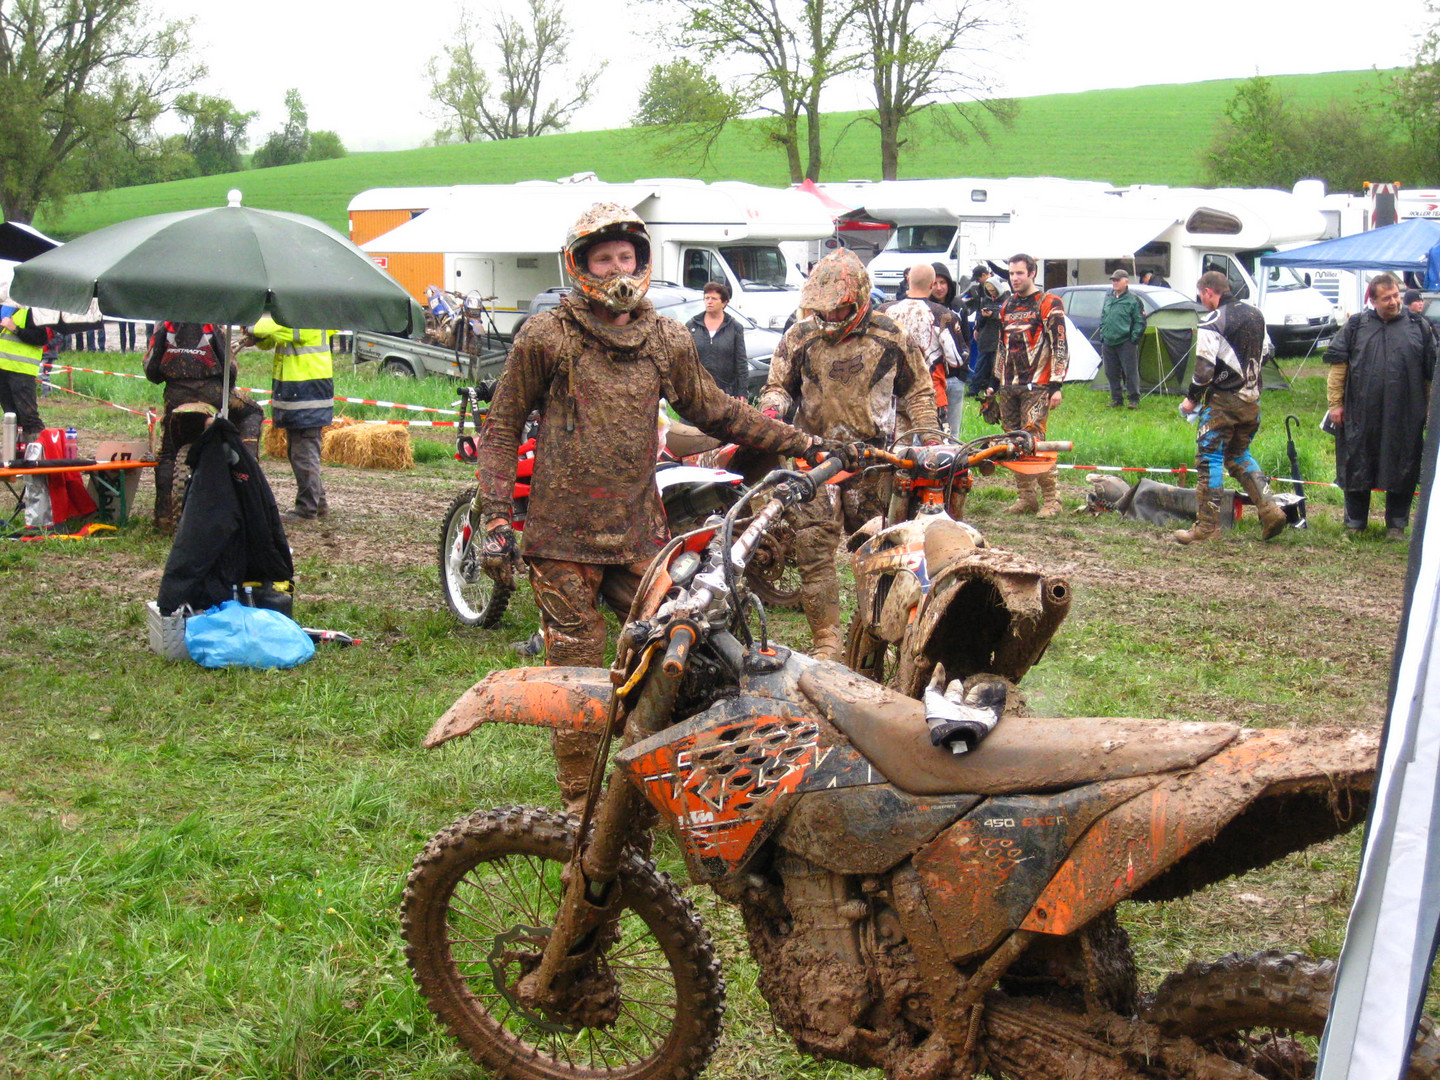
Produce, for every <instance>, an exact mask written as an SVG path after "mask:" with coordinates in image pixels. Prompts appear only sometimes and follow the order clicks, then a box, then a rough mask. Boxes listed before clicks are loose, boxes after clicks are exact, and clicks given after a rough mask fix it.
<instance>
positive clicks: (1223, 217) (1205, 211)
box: [1185, 206, 1240, 236]
mask: <svg viewBox="0 0 1440 1080" xmlns="http://www.w3.org/2000/svg"><path fill="white" fill-rule="evenodd" d="M1185 231H1186V232H1192V233H1213V234H1215V235H1218V236H1234V235H1235V234H1236V233H1238V232H1239V231H1240V219H1239V218H1237V217H1236V216H1235V215H1234V214H1227V213H1226V212H1225V211H1224V210H1216V209H1214V208H1212V207H1209V206H1202V207H1200V209H1198V210H1196V211H1195V212H1194V213H1193V214H1191V215H1190V220H1189V221H1187V222H1185Z"/></svg>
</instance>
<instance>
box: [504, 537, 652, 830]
mask: <svg viewBox="0 0 1440 1080" xmlns="http://www.w3.org/2000/svg"><path fill="white" fill-rule="evenodd" d="M525 561H526V564H527V565H528V566H529V568H530V588H531V591H532V592H533V593H534V594H535V604H536V606H537V607H538V608H539V609H540V629H541V632H542V633H543V634H544V635H545V662H546V663H547V664H552V665H556V666H560V667H604V666H605V615H604V613H603V612H602V611H601V610H600V603H601V601H604V603H605V605H606V606H607V607H609V608H610V610H612V611H614V612H615V613H616V615H618V616H619V617H620V618H621V619H622V620H623V619H624V618H625V616H626V615H628V614H629V612H630V604H631V601H633V600H634V598H635V590H636V588H637V587H638V586H639V584H640V579H641V577H643V576H644V574H645V568H646V567H647V566H648V565H649V563H648V562H637V563H621V564H619V565H614V566H608V565H602V564H599V563H575V562H563V561H561V560H559V559H533V558H527V559H526V560H525ZM550 745H551V749H553V750H554V751H555V773H556V779H557V780H558V782H559V785H560V795H561V797H562V798H563V799H564V800H565V806H566V809H568V810H572V811H575V810H578V809H579V807H580V806H581V805H583V803H584V801H585V791H586V788H587V787H588V785H589V783H590V770H591V767H592V765H593V764H594V761H595V754H596V752H597V751H598V750H599V747H600V736H599V735H597V734H593V733H591V732H588V731H559V730H557V731H555V732H553V733H552V735H551V738H550Z"/></svg>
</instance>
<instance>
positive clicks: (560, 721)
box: [402, 462, 1440, 1080]
mask: <svg viewBox="0 0 1440 1080" xmlns="http://www.w3.org/2000/svg"><path fill="white" fill-rule="evenodd" d="M837 471H838V468H837V467H836V466H832V465H831V463H829V462H827V463H825V464H822V465H821V466H820V467H818V468H817V469H815V470H812V471H811V473H810V474H809V475H808V476H801V475H800V474H796V473H781V474H778V475H777V476H775V477H774V481H775V487H774V491H775V497H774V498H773V499H772V500H771V501H769V502H768V503H766V504H765V506H764V508H763V509H762V510H761V511H760V512H759V513H757V514H756V515H755V517H754V519H753V521H752V522H751V524H750V526H749V527H748V528H746V529H745V530H744V532H743V533H741V534H740V535H738V536H737V535H736V520H737V519H738V518H739V517H740V515H741V513H742V511H743V509H744V508H743V507H742V506H740V505H737V506H736V507H733V508H732V509H731V510H730V511H729V513H728V514H727V517H726V519H725V520H724V522H723V523H719V524H710V525H708V526H707V528H706V529H703V530H701V531H698V532H696V533H692V534H690V535H688V536H682V537H677V538H676V539H674V540H672V541H671V542H670V544H669V545H668V546H667V547H666V548H665V549H664V550H663V551H662V552H661V554H660V555H659V556H657V558H656V559H655V560H654V562H653V563H652V565H651V567H650V570H649V572H648V573H647V575H646V579H645V581H644V582H643V583H642V587H641V589H640V590H639V593H638V594H637V600H636V603H635V607H634V609H633V610H632V612H631V617H630V619H629V620H628V621H627V623H626V625H625V627H624V629H623V630H622V633H621V636H620V640H619V645H618V651H617V659H616V663H615V666H614V667H613V668H612V669H611V670H610V671H605V670H603V669H593V668H559V667H547V668H527V669H518V670H509V671H496V672H493V673H492V674H490V675H489V676H488V677H487V678H485V679H484V680H482V681H481V682H479V683H478V684H476V685H475V686H474V687H472V688H471V689H470V690H469V691H467V692H466V693H465V694H464V695H462V696H461V698H460V699H459V700H458V701H457V702H456V703H455V704H454V706H452V707H451V709H450V710H449V711H448V712H447V713H446V714H445V715H444V716H443V717H441V718H440V720H439V721H437V723H436V724H435V726H434V728H433V729H432V730H431V732H430V734H429V736H428V737H427V738H426V740H425V742H426V745H427V746H437V745H440V744H442V743H444V742H447V741H449V740H451V739H454V738H457V737H460V736H463V735H465V734H467V733H469V732H471V731H473V730H475V729H476V728H477V727H479V726H481V725H483V724H485V723H487V722H491V721H502V722H510V723H524V724H532V725H539V726H542V727H551V728H559V729H581V730H587V731H592V732H596V733H598V734H600V735H602V738H603V739H604V740H605V744H606V745H602V751H601V753H600V754H599V755H598V756H597V759H596V767H595V770H594V772H593V774H592V781H591V790H590V796H589V799H588V801H587V804H586V807H585V810H584V813H583V814H582V815H581V816H580V817H578V818H577V817H574V816H569V815H565V814H560V813H555V812H552V811H549V810H544V809H539V808H523V807H514V806H511V807H504V808H501V809H494V810H479V811H476V812H475V813H473V814H470V815H468V816H467V817H463V818H461V819H460V820H458V821H456V822H455V823H454V824H452V825H450V826H448V827H447V828H445V829H443V830H441V831H440V832H439V833H438V834H436V836H435V837H434V838H433V839H432V840H431V841H430V842H429V843H428V844H427V845H426V846H425V848H424V850H423V851H422V852H421V853H420V855H419V857H418V858H417V859H416V861H415V864H414V867H413V869H412V870H411V872H410V875H409V878H408V880H407V882H406V887H405V896H404V901H403V912H402V925H403V935H404V938H405V942H406V946H405V954H406V957H407V959H408V961H409V963H410V966H411V968H412V970H413V972H414V976H415V979H416V982H417V983H418V985H419V987H420V991H421V993H422V994H423V995H424V997H425V999H426V1001H427V1003H428V1005H429V1006H430V1008H431V1010H432V1011H433V1012H434V1013H435V1014H436V1016H438V1017H439V1018H440V1019H441V1020H442V1021H443V1022H444V1023H445V1025H446V1026H447V1027H448V1028H449V1029H450V1031H451V1032H452V1033H453V1034H454V1036H455V1037H456V1038H457V1039H458V1040H459V1042H460V1043H461V1045H463V1046H464V1047H465V1049H466V1050H467V1051H468V1052H469V1054H470V1056H471V1057H472V1058H473V1059H474V1060H475V1061H476V1062H477V1063H479V1064H481V1065H483V1066H485V1067H486V1068H487V1069H488V1070H490V1071H491V1072H492V1073H493V1074H494V1075H496V1076H500V1077H506V1078H510V1080H590V1078H595V1077H601V1076H605V1077H616V1078H624V1080H691V1078H693V1077H696V1076H698V1075H699V1074H700V1073H701V1072H703V1071H704V1069H705V1066H706V1063H707V1062H708V1060H709V1058H710V1056H711V1053H712V1052H713V1050H714V1048H715V1046H716V1043H717V1040H718V1037H719V1031H720V1020H721V1014H722V1012H723V996H724V979H723V977H722V975H721V972H720V967H719V964H718V962H717V960H716V958H715V952H714V949H713V947H712V945H711V942H710V938H709V936H708V934H707V932H706V929H705V927H704V925H703V924H702V923H701V921H700V917H699V915H698V914H697V912H696V909H695V908H694V906H692V905H691V903H690V902H689V901H688V900H687V899H686V898H685V897H684V896H683V895H682V894H681V892H680V890H679V889H678V888H677V887H676V886H675V885H673V884H672V883H671V882H670V881H669V879H668V878H667V877H666V876H665V875H664V874H662V873H660V872H659V871H657V870H656V869H655V866H654V865H653V863H651V862H650V861H649V860H648V859H646V858H645V857H644V852H645V851H647V850H648V839H649V838H648V836H647V835H646V833H647V830H648V828H649V827H650V826H651V825H652V824H653V823H654V822H655V821H656V820H659V821H662V822H664V824H665V825H667V826H668V827H669V828H670V829H671V830H672V832H673V833H674V835H675V837H676V839H677V841H678V843H679V846H680V849H681V851H682V852H683V854H684V856H685V861H686V865H687V867H688V870H689V873H690V876H691V878H692V879H693V880H694V881H695V882H697V883H704V884H707V885H709V886H710V887H711V888H713V889H714V890H715V892H716V893H718V894H719V895H720V896H721V897H722V898H723V899H725V900H726V901H728V902H729V903H731V904H734V905H735V906H737V907H738V909H739V912H740V915H741V917H742V918H743V921H744V926H745V932H746V940H747V942H748V947H749V951H750V954H751V956H752V958H753V960H754V963H755V965H756V968H757V970H758V982H759V988H760V990H761V992H762V993H763V994H764V996H765V998H766V1000H767V1001H768V1002H769V1005H770V1008H771V1012H772V1014H773V1015H774V1017H775V1019H776V1021H777V1023H778V1024H779V1025H780V1026H781V1027H783V1028H784V1029H785V1030H786V1031H787V1032H788V1033H789V1034H790V1036H791V1037H792V1038H793V1039H794V1040H795V1043H796V1045H797V1046H799V1047H800V1048H801V1049H802V1050H804V1051H806V1052H808V1053H810V1054H813V1055H815V1056H817V1057H820V1058H824V1059H829V1060H833V1061H843V1062H848V1063H851V1064H856V1065H864V1066H871V1067H875V1068H879V1069H883V1070H884V1071H885V1074H886V1076H887V1077H890V1078H891V1080H948V1078H960V1077H970V1076H972V1075H974V1071H975V1070H979V1069H983V1070H984V1071H985V1072H986V1073H987V1074H988V1075H989V1076H991V1077H994V1078H996V1080H1004V1078H1010V1080H1076V1078H1081V1077H1083V1078H1085V1080H1157V1078H1175V1080H1180V1078H1184V1080H1262V1078H1264V1080H1271V1078H1276V1077H1290V1076H1296V1077H1304V1076H1310V1075H1311V1074H1312V1072H1313V1065H1314V1061H1313V1046H1314V1044H1313V1041H1312V1040H1308V1039H1306V1038H1297V1037H1296V1035H1297V1033H1299V1034H1303V1035H1306V1036H1313V1035H1315V1034H1317V1033H1318V1032H1319V1030H1320V1028H1321V1026H1322V1025H1323V1023H1324V1019H1325V1011H1326V1007H1327V1004H1328V991H1329V987H1330V981H1331V967H1330V966H1329V965H1327V964H1325V963H1323V962H1315V961H1311V960H1308V959H1305V958H1302V957H1298V956H1294V955H1290V954H1287V953H1282V952H1278V951H1264V952H1259V953H1256V954H1254V955H1251V956H1246V957H1239V956H1230V957H1226V958H1223V959H1221V960H1219V961H1217V962H1212V963H1203V962H1196V963H1192V964H1191V965H1190V966H1188V967H1187V968H1186V969H1185V970H1184V971H1183V972H1181V973H1178V974H1176V975H1172V976H1170V977H1169V978H1167V979H1166V980H1165V981H1164V982H1163V983H1161V985H1160V986H1159V988H1158V990H1157V991H1156V992H1155V993H1153V994H1142V993H1141V992H1140V990H1139V987H1138V985H1137V976H1136V968H1135V963H1134V960H1133V958H1132V956H1131V953H1130V949H1129V945H1128V941H1127V939H1126V935H1125V932H1124V930H1123V929H1122V928H1121V927H1120V925H1119V923H1118V922H1117V920H1116V917H1115V911H1116V908H1117V906H1118V905H1120V904H1122V903H1130V902H1145V901H1153V900H1163V899H1170V898H1174V897H1178V896H1184V895H1187V894H1189V893H1193V892H1196V891H1197V890H1201V889H1203V888H1205V887H1206V886H1208V885H1210V884H1212V883H1214V882H1217V881H1221V880H1223V879H1225V878H1227V877H1229V876H1231V875H1233V874H1238V873H1242V872H1244V871H1246V870H1249V869H1251V868H1254V867H1258V866H1263V865H1266V864H1267V863H1270V862H1272V861H1274V860H1275V859H1278V858H1280V857H1281V856H1283V855H1285V854H1287V853H1289V852H1293V851H1298V850H1302V849H1304V848H1306V847H1308V846H1309V845H1311V844H1314V843H1317V842H1319V841H1321V840H1323V839H1326V838H1328V837H1331V836H1334V835H1336V834H1338V833H1342V832H1344V831H1346V830H1347V829H1349V828H1351V827H1352V826H1353V825H1354V824H1355V823H1356V822H1357V821H1360V820H1363V819H1364V815H1365V808H1366V805H1367V802H1368V799H1369V793H1370V789H1371V784H1372V780H1373V769H1374V761H1375V754H1376V748H1377V741H1378V740H1377V738H1376V736H1375V735H1374V734H1373V733H1371V732H1356V731H1339V730H1331V731H1306V732H1302V731H1284V730H1276V731H1264V730H1253V729H1242V728H1240V727H1238V726H1236V725H1233V724H1227V723H1183V724H1180V723H1166V722H1163V721H1155V720H1131V719H1111V718H1098V717H1089V718H1069V719H1043V720H1041V719H1031V718H1027V717H1023V716H1018V715H1010V714H1007V685H1006V681H1005V679H1004V678H1002V677H1000V676H999V675H997V674H996V673H994V672H991V671H988V670H986V669H985V667H984V666H983V665H984V664H985V663H987V662H988V657H987V656H986V655H985V654H983V653H982V652H979V651H976V652H973V653H962V654H959V655H956V656H955V657H953V658H952V659H951V663H953V664H954V667H953V668H950V669H948V670H945V671H942V670H940V668H939V667H937V668H936V669H935V670H934V671H933V672H926V673H925V674H926V675H927V676H930V679H929V681H930V682H931V683H932V684H933V685H934V686H937V687H938V688H939V689H938V691H934V690H932V691H931V693H929V694H927V702H928V704H922V703H921V702H920V701H917V700H915V699H914V698H911V697H906V696H904V695H902V694H899V693H896V692H895V691H893V690H891V689H889V688H886V687H883V686H879V685H876V684H875V683H873V682H870V681H868V680H866V679H864V678H863V677H861V676H859V675H857V674H856V673H854V672H851V671H849V670H847V669H845V668H843V667H841V666H840V665H837V664H831V663H826V662H822V661H816V660H813V659H811V658H809V657H806V656H803V655H801V654H799V653H794V652H791V651H789V650H787V649H785V648H784V647H783V646H781V645H778V644H775V643H773V642H771V641H769V640H767V638H766V636H765V633H764V622H763V619H759V620H758V623H759V626H758V633H757V632H755V631H754V630H752V628H751V623H752V622H755V621H757V620H756V618H755V616H754V611H753V607H754V605H753V599H752V598H750V597H749V596H748V595H747V594H746V592H745V591H744V590H743V589H742V588H740V587H739V585H738V582H739V581H740V580H741V575H743V573H744V569H745V565H746V562H747V560H748V559H749V557H750V555H751V553H752V552H753V551H754V550H755V549H756V547H757V545H758V543H759V540H760V537H761V536H762V535H763V533H764V531H765V529H766V528H768V527H769V526H770V525H771V524H772V523H773V522H774V521H775V520H776V519H777V518H778V517H779V516H780V514H781V512H782V511H783V509H784V507H785V506H786V505H787V504H791V503H794V502H795V501H798V500H800V499H803V498H806V497H809V496H812V495H813V493H814V491H815V486H816V483H817V482H819V481H823V480H825V479H826V478H828V477H829V476H832V475H833V474H834V473H835V472H837ZM955 531H963V528H962V526H960V525H959V524H956V523H949V524H948V525H947V526H941V525H937V526H934V527H932V528H931V529H930V530H929V531H928V532H927V535H926V537H925V540H924V542H925V545H926V549H927V555H929V556H931V558H930V562H929V565H930V567H931V568H932V570H933V571H934V572H935V573H936V574H937V575H942V574H944V573H945V570H946V568H947V565H948V564H947V561H946V559H947V557H946V552H945V550H944V547H945V543H944V542H945V541H946V539H947V536H946V534H947V533H950V534H952V535H951V536H950V539H953V538H954V537H953V533H954V532H955ZM955 550H961V551H965V550H969V549H968V548H965V546H964V545H959V546H958V547H956V548H955ZM1051 629H1052V630H1053V627H1052V628H1051ZM1012 632H1014V633H1016V634H1021V635H1023V634H1025V633H1027V632H1032V631H1029V630H1027V628H1026V627H1024V626H1015V627H1012ZM1033 632H1039V633H1041V634H1042V635H1043V633H1044V630H1043V628H1041V629H1040V630H1039V631H1033ZM1038 647H1043V642H1038V641H1031V642H1029V643H1028V646H1027V648H1028V651H1029V652H1031V653H1033V652H1034V651H1035V649H1036V648H1038ZM947 679H948V680H949V681H947ZM967 725H969V727H967ZM957 726H958V727H959V728H960V729H962V730H969V731H970V732H972V734H973V732H975V731H977V730H988V731H989V732H990V733H989V734H988V736H986V737H984V738H983V739H980V740H979V741H978V742H974V741H973V739H971V738H965V739H960V740H958V741H957V740H954V739H952V738H951V736H950V734H947V732H950V733H953V732H954V730H955V729H956V727H957ZM612 737H617V738H618V739H619V740H620V743H621V747H622V748H621V750H620V751H619V752H618V754H616V755H615V761H614V765H613V767H610V766H609V765H608V740H609V739H610V738H612ZM957 748H963V749H964V750H965V752H963V753H957V752H956V750H957ZM607 774H608V777H609V782H608V785H607V784H604V783H603V781H604V779H605V777H606V776H607ZM1437 1073H1440V1057H1437V1040H1436V1039H1435V1037H1434V1033H1433V1031H1432V1030H1431V1029H1430V1028H1429V1027H1428V1026H1426V1027H1424V1029H1423V1031H1422V1037H1421V1039H1420V1040H1419V1043H1418V1045H1417V1048H1416V1053H1415V1056H1414V1058H1413V1063H1412V1068H1411V1070H1410V1073H1409V1077H1410V1078H1411V1080H1421V1078H1432V1077H1434V1076H1436V1075H1437Z"/></svg>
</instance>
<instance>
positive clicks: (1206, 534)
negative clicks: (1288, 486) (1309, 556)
mask: <svg viewBox="0 0 1440 1080" xmlns="http://www.w3.org/2000/svg"><path fill="white" fill-rule="evenodd" d="M1196 288H1197V289H1198V291H1199V295H1200V303H1201V304H1203V305H1204V306H1205V308H1206V310H1208V311H1209V312H1210V314H1209V315H1207V316H1206V317H1205V318H1204V319H1202V320H1201V321H1200V328H1199V331H1198V332H1197V334H1196V338H1195V370H1194V372H1193V373H1192V374H1191V376H1190V389H1189V391H1188V392H1187V393H1186V395H1185V400H1184V401H1182V402H1181V403H1180V411H1181V412H1182V413H1185V414H1186V415H1189V414H1190V413H1193V412H1196V411H1198V412H1199V413H1200V422H1199V427H1198V430H1197V431H1196V434H1195V499H1196V509H1195V527H1194V528H1192V529H1177V530H1176V531H1175V533H1174V539H1175V542H1176V543H1178V544H1193V543H1195V542H1197V541H1201V540H1214V539H1217V538H1218V537H1219V536H1220V512H1219V501H1220V492H1221V489H1222V488H1224V486H1225V473H1224V472H1222V471H1221V468H1222V466H1223V468H1224V469H1225V471H1226V472H1229V473H1230V475H1231V476H1233V477H1235V479H1236V480H1238V481H1239V482H1240V486H1241V487H1242V488H1244V489H1245V494H1246V495H1248V496H1250V501H1251V502H1252V503H1254V505H1255V509H1256V512H1257V513H1258V514H1259V516H1260V529H1261V534H1260V535H1261V539H1263V540H1269V539H1271V538H1272V537H1275V536H1278V535H1280V533H1281V532H1282V531H1284V528H1285V511H1284V510H1283V509H1281V508H1280V506H1279V504H1278V503H1276V502H1275V500H1274V498H1273V497H1272V496H1271V494H1270V485H1269V484H1268V483H1267V482H1266V480H1265V474H1264V473H1262V472H1261V471H1260V465H1259V463H1258V462H1257V461H1256V460H1255V459H1254V457H1252V456H1251V454H1250V440H1252V439H1253V438H1255V433H1256V432H1257V431H1259V430H1260V364H1261V360H1262V357H1263V355H1264V349H1265V316H1264V315H1262V314H1261V313H1260V311H1259V310H1258V309H1257V308H1253V307H1251V306H1250V305H1249V304H1244V303H1241V302H1240V301H1239V300H1237V299H1236V298H1235V296H1234V294H1232V293H1231V292H1230V282H1229V280H1228V279H1227V278H1226V277H1225V275H1224V274H1222V273H1221V272H1220V271H1218V270H1211V271H1209V272H1207V273H1205V274H1202V275H1200V280H1199V282H1198V283H1197V285H1196Z"/></svg>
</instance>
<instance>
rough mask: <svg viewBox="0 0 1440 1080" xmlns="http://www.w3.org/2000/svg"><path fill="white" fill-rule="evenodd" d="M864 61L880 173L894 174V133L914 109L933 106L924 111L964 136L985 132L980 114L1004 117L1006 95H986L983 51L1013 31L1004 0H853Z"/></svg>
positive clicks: (1009, 107) (899, 142) (1007, 117)
mask: <svg viewBox="0 0 1440 1080" xmlns="http://www.w3.org/2000/svg"><path fill="white" fill-rule="evenodd" d="M859 14H860V16H861V19H862V20H863V26H864V37H865V50H866V53H867V59H866V67H867V68H868V70H869V74H870V77H871V82H872V84H873V86H874V91H875V114H874V116H873V117H869V118H868V119H870V120H871V122H872V123H874V124H875V126H876V127H878V128H879V129H880V174H881V176H882V177H883V178H884V179H886V180H894V179H896V177H897V176H898V175H899V167H900V148H901V147H902V146H904V145H905V140H904V139H903V138H902V137H901V135H902V132H903V131H904V130H905V128H906V126H907V125H908V124H909V123H910V122H911V121H912V120H913V119H914V117H915V115H916V114H917V113H918V112H919V111H920V110H921V109H924V108H926V107H927V106H940V105H943V107H942V108H937V109H935V110H934V111H933V112H932V116H933V117H934V118H935V120H936V121H938V122H939V123H940V124H941V125H942V127H943V128H944V130H945V132H946V134H947V135H949V136H950V137H951V138H952V139H955V140H957V141H959V142H964V141H965V140H966V139H967V138H968V137H969V135H971V134H975V135H978V136H979V137H981V138H982V139H983V138H985V137H986V136H987V121H990V120H994V121H997V122H999V123H1002V124H1009V123H1010V122H1011V120H1012V119H1013V118H1014V115H1015V111H1016V107H1015V103H1014V101H1012V100H1010V99H1006V98H996V97H994V96H993V91H994V87H995V83H994V80H993V79H992V78H991V77H990V76H989V74H988V73H987V68H986V64H985V63H984V58H985V57H986V56H987V54H988V52H989V51H990V49H991V48H993V47H995V46H997V45H1000V44H1002V43H1003V42H1005V41H1007V40H1009V39H1010V38H1012V37H1013V35H1014V27H1013V25H1012V23H1011V21H1010V18H1009V16H1008V14H1007V5H1006V4H1005V2H1004V0H952V3H951V4H950V6H948V7H945V6H943V5H940V4H934V3H926V2H925V0H859Z"/></svg>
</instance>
